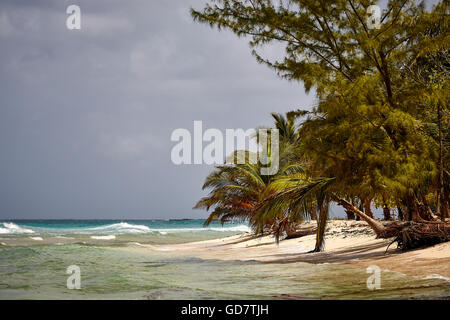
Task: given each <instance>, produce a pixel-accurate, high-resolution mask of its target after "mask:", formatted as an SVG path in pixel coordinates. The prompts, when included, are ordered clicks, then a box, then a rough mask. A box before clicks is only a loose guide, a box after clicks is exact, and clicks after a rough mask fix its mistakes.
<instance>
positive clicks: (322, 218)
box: [312, 201, 330, 252]
mask: <svg viewBox="0 0 450 320" xmlns="http://www.w3.org/2000/svg"><path fill="white" fill-rule="evenodd" d="M329 205H330V203H329V202H328V201H326V202H324V203H323V204H322V206H321V207H320V208H319V219H318V220H317V234H316V246H315V248H314V250H313V251H312V252H320V251H322V250H323V249H324V247H325V229H326V226H327V220H328V209H329Z"/></svg>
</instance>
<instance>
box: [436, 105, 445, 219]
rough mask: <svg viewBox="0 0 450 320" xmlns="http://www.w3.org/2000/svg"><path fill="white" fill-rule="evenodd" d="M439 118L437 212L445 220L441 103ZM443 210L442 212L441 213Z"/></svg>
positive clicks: (438, 106)
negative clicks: (442, 203)
mask: <svg viewBox="0 0 450 320" xmlns="http://www.w3.org/2000/svg"><path fill="white" fill-rule="evenodd" d="M437 118H438V131H439V166H438V168H439V177H438V190H437V201H436V212H437V215H438V216H441V218H442V221H445V218H446V217H445V216H444V215H445V213H444V212H443V210H442V211H441V202H446V201H447V199H446V198H444V199H441V197H442V196H443V195H444V157H443V149H444V140H443V138H442V115H441V104H440V103H438V105H437ZM441 212H442V213H441Z"/></svg>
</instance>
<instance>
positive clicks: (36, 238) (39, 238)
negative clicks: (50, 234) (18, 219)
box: [30, 237, 44, 241]
mask: <svg viewBox="0 0 450 320" xmlns="http://www.w3.org/2000/svg"><path fill="white" fill-rule="evenodd" d="M30 239H31V240H34V241H42V240H44V239H42V238H41V237H30Z"/></svg>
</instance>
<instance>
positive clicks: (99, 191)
mask: <svg viewBox="0 0 450 320" xmlns="http://www.w3.org/2000/svg"><path fill="white" fill-rule="evenodd" d="M205 1H206V0H129V1H123V0H95V1H92V0H70V1H68V0H65V1H64V0H39V1H33V0H28V1H25V0H1V2H0V43H1V50H0V219H8V218H9V219H10V218H16V219H17V218H61V219H64V218H74V219H76V218H78V219H84V218H96V219H102V218H111V219H131V218H139V219H146V218H148V219H152V218H163V219H167V218H187V217H189V218H204V217H206V215H207V213H206V212H205V211H198V210H192V209H191V208H192V206H193V205H194V204H195V202H196V201H197V200H198V199H199V198H200V197H202V196H204V195H205V192H204V191H202V190H201V186H202V184H203V181H204V179H205V177H206V175H207V174H208V173H209V172H210V171H211V169H212V167H211V166H208V165H182V166H176V165H175V164H173V163H172V161H171V158H170V153H171V149H172V148H173V146H174V145H175V143H174V142H172V141H171V140H170V136H171V133H172V132H173V131H174V130H175V129H177V128H186V129H188V130H189V131H191V132H192V130H193V121H194V120H202V121H203V127H204V129H207V128H218V129H220V130H222V131H223V132H224V131H225V129H237V128H244V129H249V128H254V127H257V126H261V125H270V124H271V123H272V121H271V117H270V112H274V111H275V112H280V113H284V112H286V111H289V110H293V109H295V108H298V107H306V106H311V105H312V104H313V103H314V97H313V95H312V94H310V95H309V96H308V95H306V94H305V92H304V89H303V86H302V85H301V84H299V83H290V82H287V81H286V80H282V79H280V78H278V77H277V76H276V74H275V73H274V72H273V71H272V70H269V69H268V68H267V67H265V66H262V65H259V64H258V63H256V61H255V60H254V58H253V57H252V56H251V54H250V48H249V46H248V44H247V40H246V39H242V38H241V39H238V38H237V37H236V36H235V35H233V34H231V33H229V32H218V31H217V30H212V29H211V28H209V27H208V26H206V25H199V24H196V23H194V22H193V21H192V19H191V17H190V15H189V7H190V6H193V7H194V8H198V9H200V8H201V7H202V6H203V4H204V3H205ZM72 4H76V5H79V6H80V8H81V30H68V29H67V27H66V20H67V17H68V15H67V14H66V8H67V7H68V6H69V5H72ZM277 52H279V48H272V49H270V50H266V54H267V55H276V54H277ZM333 210H337V209H336V208H334V209H333Z"/></svg>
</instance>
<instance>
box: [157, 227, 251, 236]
mask: <svg viewBox="0 0 450 320" xmlns="http://www.w3.org/2000/svg"><path fill="white" fill-rule="evenodd" d="M149 230H150V231H157V232H159V233H161V234H163V232H164V234H167V233H174V232H198V231H215V232H250V231H251V229H250V227H248V226H246V225H238V226H234V227H208V228H172V229H149Z"/></svg>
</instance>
